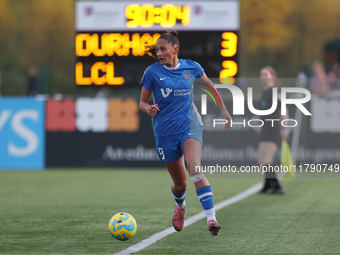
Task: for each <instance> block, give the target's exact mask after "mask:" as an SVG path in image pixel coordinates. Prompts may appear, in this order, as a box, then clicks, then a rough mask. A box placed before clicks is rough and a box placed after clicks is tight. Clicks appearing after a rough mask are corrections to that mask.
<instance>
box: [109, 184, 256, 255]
mask: <svg viewBox="0 0 340 255" xmlns="http://www.w3.org/2000/svg"><path fill="white" fill-rule="evenodd" d="M261 187H262V183H257V184H255V185H254V186H252V187H250V188H249V189H247V190H245V191H243V192H241V193H239V194H237V195H235V196H233V197H231V198H228V199H226V200H224V201H222V202H220V203H218V204H216V205H215V211H216V212H217V211H218V210H221V209H222V208H224V207H227V206H229V205H232V204H234V203H236V202H238V201H241V200H243V199H245V198H247V197H249V196H251V195H253V194H255V193H257V192H258V191H259V190H260V189H261ZM203 218H205V213H204V211H202V212H200V213H198V214H196V215H194V216H191V217H190V218H189V219H186V220H185V221H184V227H183V228H185V227H188V226H190V225H191V224H193V223H195V222H197V221H199V220H201V219H203ZM175 232H176V230H175V229H174V228H173V227H171V228H167V229H165V230H163V231H161V232H158V233H156V234H154V235H152V236H150V237H149V238H147V239H144V240H143V241H141V242H139V243H137V244H135V245H132V246H130V247H129V248H127V249H125V250H122V251H120V252H117V253H115V254H113V255H129V254H131V253H135V252H139V251H141V250H143V249H145V248H146V247H148V246H150V245H152V244H154V243H156V242H157V241H159V240H161V239H162V238H164V237H166V236H168V235H171V234H172V233H175Z"/></svg>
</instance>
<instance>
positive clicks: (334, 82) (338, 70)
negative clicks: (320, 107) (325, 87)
mask: <svg viewBox="0 0 340 255" xmlns="http://www.w3.org/2000/svg"><path fill="white" fill-rule="evenodd" d="M327 76H328V78H329V82H330V87H331V89H332V90H334V89H340V64H339V63H334V64H333V66H332V69H331V70H330V72H328V74H327Z"/></svg>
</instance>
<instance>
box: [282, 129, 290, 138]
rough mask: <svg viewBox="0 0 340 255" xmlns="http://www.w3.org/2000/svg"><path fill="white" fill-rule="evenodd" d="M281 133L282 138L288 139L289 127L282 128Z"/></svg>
mask: <svg viewBox="0 0 340 255" xmlns="http://www.w3.org/2000/svg"><path fill="white" fill-rule="evenodd" d="M280 133H281V138H282V140H287V139H288V137H289V130H288V128H281V130H280Z"/></svg>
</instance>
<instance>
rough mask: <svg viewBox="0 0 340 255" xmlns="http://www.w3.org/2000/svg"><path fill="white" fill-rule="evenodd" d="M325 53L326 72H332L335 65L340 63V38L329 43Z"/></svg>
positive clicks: (326, 45) (324, 49)
mask: <svg viewBox="0 0 340 255" xmlns="http://www.w3.org/2000/svg"><path fill="white" fill-rule="evenodd" d="M323 51H324V55H323V63H324V65H325V69H326V72H331V71H332V69H333V66H334V64H336V63H338V64H339V63H340V38H338V39H334V40H332V41H329V42H327V43H326V44H325V45H324V48H323Z"/></svg>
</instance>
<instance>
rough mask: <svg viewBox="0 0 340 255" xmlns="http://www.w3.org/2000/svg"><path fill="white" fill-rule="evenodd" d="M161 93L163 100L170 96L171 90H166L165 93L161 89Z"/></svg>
mask: <svg viewBox="0 0 340 255" xmlns="http://www.w3.org/2000/svg"><path fill="white" fill-rule="evenodd" d="M161 92H162V96H163V97H164V98H166V97H168V96H169V95H170V93H171V92H172V89H169V88H166V89H165V91H164V89H163V88H161Z"/></svg>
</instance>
